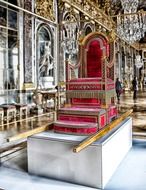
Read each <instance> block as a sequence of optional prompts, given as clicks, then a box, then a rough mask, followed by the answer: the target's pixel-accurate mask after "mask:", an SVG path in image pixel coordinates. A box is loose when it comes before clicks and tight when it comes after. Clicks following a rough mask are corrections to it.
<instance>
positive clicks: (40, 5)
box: [36, 0, 55, 21]
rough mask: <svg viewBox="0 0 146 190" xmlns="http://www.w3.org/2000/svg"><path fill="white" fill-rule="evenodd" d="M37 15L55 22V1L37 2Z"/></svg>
mask: <svg viewBox="0 0 146 190" xmlns="http://www.w3.org/2000/svg"><path fill="white" fill-rule="evenodd" d="M36 14H38V15H40V16H42V17H44V18H47V19H50V20H52V21H55V15H54V11H53V0H49V1H48V0H36Z"/></svg>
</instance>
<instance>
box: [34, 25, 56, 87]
mask: <svg viewBox="0 0 146 190" xmlns="http://www.w3.org/2000/svg"><path fill="white" fill-rule="evenodd" d="M53 46H54V40H53V37H52V31H51V29H50V28H49V27H48V26H47V25H45V24H44V25H41V26H40V27H39V28H38V30H37V49H36V51H37V52H36V55H37V85H38V86H39V87H40V88H52V87H53V85H54V51H53V49H54V48H53ZM46 80H47V81H46ZM45 82H47V86H46V84H45Z"/></svg>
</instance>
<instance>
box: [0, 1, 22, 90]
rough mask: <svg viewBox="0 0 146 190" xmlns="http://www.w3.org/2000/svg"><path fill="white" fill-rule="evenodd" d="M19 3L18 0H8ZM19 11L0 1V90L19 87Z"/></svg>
mask: <svg viewBox="0 0 146 190" xmlns="http://www.w3.org/2000/svg"><path fill="white" fill-rule="evenodd" d="M8 2H10V3H13V4H15V5H17V1H16V0H13V1H8ZM18 52H19V47H18V11H17V10H16V9H14V8H13V9H12V8H11V7H10V6H8V5H6V4H5V3H0V60H1V64H0V90H1V91H3V90H10V89H17V88H18V57H19V56H18Z"/></svg>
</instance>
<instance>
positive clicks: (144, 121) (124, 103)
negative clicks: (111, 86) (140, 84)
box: [117, 91, 146, 132]
mask: <svg viewBox="0 0 146 190" xmlns="http://www.w3.org/2000/svg"><path fill="white" fill-rule="evenodd" d="M117 106H118V109H119V112H120V113H123V112H125V111H127V110H129V109H133V113H132V118H133V132H146V91H140V92H138V93H137V99H135V100H134V99H133V92H130V91H126V92H125V93H123V94H122V95H121V98H120V102H119V103H118V102H117Z"/></svg>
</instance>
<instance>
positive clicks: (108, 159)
mask: <svg viewBox="0 0 146 190" xmlns="http://www.w3.org/2000/svg"><path fill="white" fill-rule="evenodd" d="M85 138H86V136H75V135H65V134H64V135H63V134H56V133H53V132H49V131H48V132H43V133H40V134H37V135H33V136H31V137H29V138H28V171H29V172H30V173H32V174H35V175H41V176H46V177H49V178H55V179H59V180H63V181H68V182H71V183H76V184H81V185H85V186H90V187H94V188H104V187H105V185H106V184H107V182H108V181H109V179H110V177H111V176H112V174H113V173H114V171H115V170H116V168H117V166H118V165H119V163H120V162H121V161H122V159H123V158H124V156H125V155H126V153H127V152H128V151H129V149H130V148H131V146H132V119H131V118H127V119H126V120H124V121H123V122H122V123H121V124H120V125H118V126H117V127H116V128H114V129H113V130H112V131H110V132H109V133H108V134H107V135H105V136H104V137H103V138H101V139H100V140H98V141H96V142H95V143H93V144H92V145H90V146H89V147H87V148H86V149H84V150H82V151H81V152H79V153H73V151H72V150H73V147H74V145H77V144H79V142H80V141H82V140H83V139H85Z"/></svg>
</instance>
